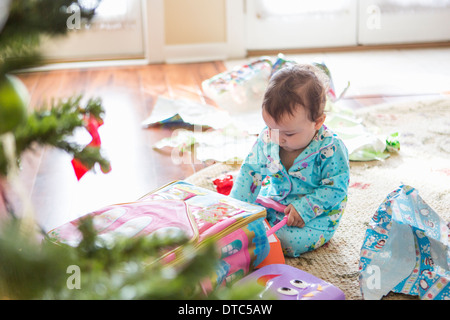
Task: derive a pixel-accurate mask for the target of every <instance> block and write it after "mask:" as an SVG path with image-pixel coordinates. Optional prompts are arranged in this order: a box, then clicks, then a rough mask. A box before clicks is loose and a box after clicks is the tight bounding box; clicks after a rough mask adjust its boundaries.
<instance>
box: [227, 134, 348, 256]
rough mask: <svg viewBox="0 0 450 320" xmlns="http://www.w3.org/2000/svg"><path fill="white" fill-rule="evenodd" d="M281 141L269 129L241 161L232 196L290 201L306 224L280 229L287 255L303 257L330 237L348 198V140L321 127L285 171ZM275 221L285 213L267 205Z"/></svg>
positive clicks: (282, 202) (288, 202) (247, 198)
mask: <svg viewBox="0 0 450 320" xmlns="http://www.w3.org/2000/svg"><path fill="white" fill-rule="evenodd" d="M279 148H280V147H279V145H277V144H275V143H274V142H272V141H271V140H270V138H269V131H268V128H265V129H264V130H263V131H262V132H261V134H260V135H259V136H258V139H257V141H256V143H255V145H254V146H253V148H252V150H251V152H250V153H249V155H248V156H247V158H246V159H245V161H244V163H243V164H242V166H241V170H240V172H239V174H238V175H237V177H236V179H235V182H234V184H233V189H232V190H231V193H230V196H232V197H233V198H236V199H239V200H243V201H246V202H250V203H255V201H256V198H257V197H258V195H261V196H265V197H269V198H272V199H273V200H275V201H277V202H279V203H281V204H283V205H289V204H292V205H293V206H294V207H295V209H296V210H297V212H298V213H299V214H300V216H301V217H302V219H303V221H304V222H305V224H306V225H305V226H304V227H303V228H297V227H288V226H285V227H283V228H281V229H280V230H278V231H277V233H276V234H277V236H278V238H279V239H280V241H281V243H282V246H283V250H284V252H285V254H286V255H288V256H299V255H300V254H301V253H304V252H306V251H310V250H313V249H315V248H317V247H319V246H321V245H323V244H324V243H326V242H328V241H329V240H330V239H331V237H332V236H333V234H334V232H335V230H336V229H337V226H338V225H339V221H340V219H341V216H342V213H343V211H344V208H345V204H346V201H347V189H348V183H349V176H350V169H349V163H348V152H347V148H346V147H345V145H344V143H343V142H342V141H341V140H340V139H339V138H338V137H337V136H336V134H334V133H333V132H332V131H331V130H330V129H328V128H327V127H326V126H322V127H321V128H320V129H319V131H318V132H317V133H316V135H315V136H314V138H313V139H312V141H311V142H310V144H309V145H308V146H307V147H306V149H305V150H303V152H302V153H301V154H300V155H299V156H298V157H297V158H296V159H295V161H294V164H293V165H292V167H291V168H290V169H289V171H286V169H285V168H284V166H283V165H282V163H281V160H280V156H279ZM267 211H268V212H267V220H268V221H269V223H270V224H271V225H273V224H275V223H276V222H277V221H279V220H281V219H282V218H283V216H284V213H280V212H275V211H274V210H272V209H268V210H267Z"/></svg>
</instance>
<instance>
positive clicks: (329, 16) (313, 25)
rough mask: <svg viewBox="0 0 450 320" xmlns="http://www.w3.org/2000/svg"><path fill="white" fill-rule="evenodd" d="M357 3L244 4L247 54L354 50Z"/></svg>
mask: <svg viewBox="0 0 450 320" xmlns="http://www.w3.org/2000/svg"><path fill="white" fill-rule="evenodd" d="M357 9H358V6H357V0H316V1H311V0H247V1H246V17H245V27H246V48H247V50H270V49H277V50H280V49H298V48H317V47H337V46H354V45H356V44H357V25H358V23H357V14H358V10H357Z"/></svg>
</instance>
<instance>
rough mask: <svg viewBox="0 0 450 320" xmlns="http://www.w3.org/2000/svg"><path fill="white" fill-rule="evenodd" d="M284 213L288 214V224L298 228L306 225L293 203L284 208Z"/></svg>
mask: <svg viewBox="0 0 450 320" xmlns="http://www.w3.org/2000/svg"><path fill="white" fill-rule="evenodd" d="M284 214H285V215H287V216H288V220H287V223H286V224H287V225H288V226H290V227H298V228H303V227H304V226H305V222H304V221H303V219H302V217H300V214H299V213H298V212H297V210H295V208H294V206H293V205H292V204H290V205H288V206H287V207H286V209H284Z"/></svg>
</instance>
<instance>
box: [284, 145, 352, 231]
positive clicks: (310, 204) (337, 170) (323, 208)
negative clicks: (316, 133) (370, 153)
mask: <svg viewBox="0 0 450 320" xmlns="http://www.w3.org/2000/svg"><path fill="white" fill-rule="evenodd" d="M330 150H331V151H332V152H333V154H332V156H330V153H331V152H330ZM317 161H318V164H319V165H320V168H321V173H320V179H319V186H318V187H317V188H316V189H315V190H314V191H313V192H311V193H310V194H307V195H305V196H304V197H302V198H300V199H298V200H294V201H293V202H291V203H292V205H293V206H294V208H295V209H296V210H297V212H298V213H299V214H300V216H301V217H302V219H303V221H304V222H305V224H306V223H308V222H309V221H311V220H312V219H314V218H316V217H318V216H320V215H321V214H324V213H327V212H329V211H330V210H335V209H338V208H339V207H340V204H341V202H342V201H343V200H344V199H345V198H346V196H347V190H348V184H349V178H350V168H349V163H348V152H347V148H346V147H345V145H344V144H343V142H342V141H340V140H335V143H334V144H333V146H331V147H328V148H326V149H324V150H322V151H321V152H320V154H319V156H318V158H317Z"/></svg>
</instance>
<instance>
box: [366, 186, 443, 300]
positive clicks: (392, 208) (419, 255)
mask: <svg viewBox="0 0 450 320" xmlns="http://www.w3.org/2000/svg"><path fill="white" fill-rule="evenodd" d="M449 235H450V233H449V225H448V222H446V221H444V220H443V219H442V218H441V217H439V215H438V214H437V213H436V212H435V211H434V210H433V209H432V208H431V207H430V206H428V205H427V204H426V203H425V202H424V201H423V200H422V198H421V197H420V196H419V194H418V191H417V190H416V189H414V188H412V187H410V186H404V185H403V186H400V187H399V188H398V189H397V190H395V191H393V192H391V193H390V194H389V195H388V196H387V198H386V199H385V201H384V202H383V203H382V204H381V205H380V207H379V208H378V210H377V211H376V213H375V215H374V216H373V217H372V220H371V222H370V225H369V228H368V229H367V231H366V235H365V239H364V242H363V245H362V248H361V257H360V287H361V293H362V295H363V297H364V299H381V298H382V297H383V296H384V295H386V294H388V293H389V292H391V291H392V292H397V293H404V294H409V295H415V296H419V297H420V298H421V299H427V300H444V299H447V300H448V299H450V283H449V282H450V246H449Z"/></svg>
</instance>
